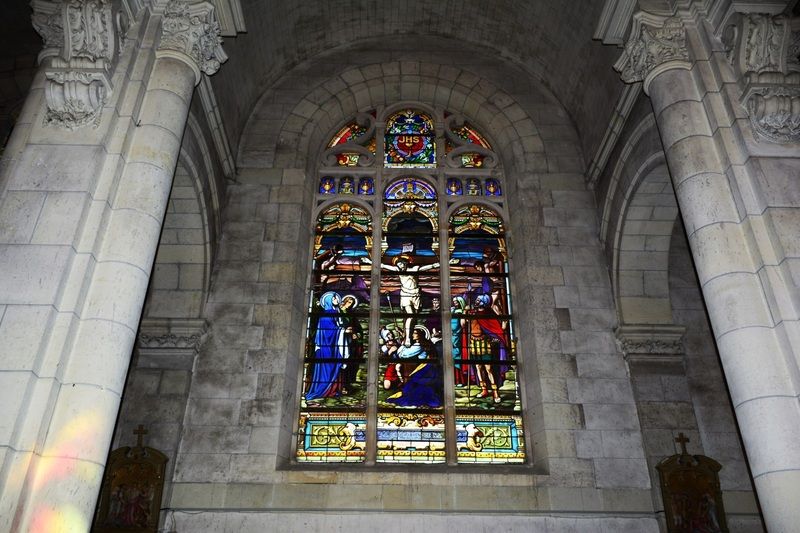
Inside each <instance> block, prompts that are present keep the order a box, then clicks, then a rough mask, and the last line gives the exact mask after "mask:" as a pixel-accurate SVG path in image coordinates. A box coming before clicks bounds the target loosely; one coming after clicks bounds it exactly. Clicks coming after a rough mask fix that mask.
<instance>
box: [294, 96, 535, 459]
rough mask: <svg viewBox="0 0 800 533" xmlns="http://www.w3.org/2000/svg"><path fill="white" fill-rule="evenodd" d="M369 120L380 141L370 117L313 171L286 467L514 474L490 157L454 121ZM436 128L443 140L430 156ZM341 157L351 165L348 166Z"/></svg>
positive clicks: (518, 419) (506, 278)
mask: <svg viewBox="0 0 800 533" xmlns="http://www.w3.org/2000/svg"><path fill="white" fill-rule="evenodd" d="M364 116H367V117H370V118H372V119H375V123H378V122H379V120H378V119H379V118H380V117H382V116H385V117H387V118H386V120H385V122H384V124H385V127H384V129H383V131H381V128H380V127H374V124H373V123H370V122H369V120H366V123H367V124H366V125H365V126H363V127H364V128H365V130H364V132H363V133H360V134H358V135H356V131H357V128H355V127H354V126H353V124H356V125H358V124H359V122H353V123H352V124H348V125H346V126H344V127H343V128H342V129H341V130H340V131H339V132H337V134H336V135H335V136H334V138H333V139H332V140H331V142H330V144H329V147H328V150H327V151H326V154H325V156H324V157H323V160H324V162H323V166H322V168H321V169H320V177H319V180H320V181H319V187H318V196H317V202H318V207H317V210H316V213H317V214H316V218H315V220H316V228H315V239H314V246H313V271H312V275H311V291H310V296H309V311H308V322H307V332H306V350H305V354H304V373H303V380H302V385H301V390H302V399H301V406H300V415H299V427H298V440H297V450H296V454H295V457H296V459H297V461H298V462H300V463H309V462H318V463H341V462H360V463H367V464H384V463H405V464H413V463H427V464H436V463H439V464H449V465H453V466H455V465H458V464H513V463H523V462H525V461H526V460H527V459H526V457H527V456H526V446H525V442H526V440H525V435H524V431H523V420H522V401H521V392H520V381H519V378H518V376H519V369H518V360H517V344H518V342H517V338H516V336H515V330H514V324H513V314H512V307H511V302H512V299H511V291H512V288H511V284H510V275H509V256H510V251H509V248H508V244H507V236H506V229H505V224H504V218H503V217H504V215H503V213H504V210H505V204H504V198H503V188H502V176H501V175H500V173H499V171H498V170H497V169H496V168H495V161H496V158H495V157H494V153H493V152H492V151H491V148H490V145H489V143H488V141H487V140H486V139H485V137H484V136H483V135H481V134H480V133H479V132H478V131H477V130H476V129H475V128H474V127H472V126H470V125H468V124H467V123H465V122H463V121H462V122H460V123H458V122H456V117H454V116H453V115H445V114H439V115H437V114H436V113H431V112H421V111H419V110H415V109H410V108H403V109H400V110H396V111H389V112H380V111H379V112H375V113H371V114H364V115H363V116H362V119H363V117H364ZM364 123H365V122H364V121H363V120H362V122H361V124H362V125H363V124H364ZM435 124H442V126H443V130H442V131H439V133H438V135H439V136H440V137H443V138H445V139H446V141H447V142H446V143H441V145H439V146H437V144H436V142H435V139H436V138H437V127H436V126H435ZM459 128H461V129H459ZM348 136H349V137H348ZM381 136H382V137H383V139H384V142H383V143H380V144H378V145H377V146H378V147H379V148H382V149H383V153H377V154H375V157H372V154H371V153H369V151H368V150H364V149H363V148H364V147H365V146H368V145H369V144H370V142H374V140H375V139H380V138H381ZM404 136H405V137H415V138H404ZM370 137H371V139H370ZM342 139H345V140H344V141H341V140H342ZM340 141H341V142H340ZM448 144H450V145H451V146H450V147H449V148H448V146H446V145H448ZM446 150H447V151H450V154H447V153H445V152H446ZM437 151H439V152H441V153H437ZM346 153H354V154H356V156H355V159H356V164H354V165H349V164H342V163H341V160H340V157H341V156H342V154H346ZM465 154H466V155H469V154H473V155H475V156H479V157H480V159H481V165H476V164H472V163H470V161H466V160H465V159H464V158H465ZM465 161H466V162H465ZM379 162H382V164H378V163H379ZM523 342H524V341H523Z"/></svg>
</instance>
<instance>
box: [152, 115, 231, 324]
mask: <svg viewBox="0 0 800 533" xmlns="http://www.w3.org/2000/svg"><path fill="white" fill-rule="evenodd" d="M209 150H210V147H209V145H208V143H206V142H205V136H204V135H203V131H202V129H201V126H200V123H199V122H198V121H197V120H196V119H195V117H194V116H193V115H191V114H190V115H189V119H188V123H187V130H186V134H185V136H184V141H183V145H182V146H181V151H180V156H179V159H178V165H177V167H176V169H175V178H174V181H173V185H172V190H171V192H170V196H169V201H168V204H167V212H166V216H165V219H164V225H163V229H162V233H161V240H160V242H159V246H158V251H157V253H156V258H155V262H154V265H153V273H152V276H151V281H150V287H149V289H148V297H147V299H146V302H145V309H144V313H143V317H144V318H145V320H148V319H161V318H170V319H196V318H201V317H202V316H203V306H204V304H205V301H206V299H207V294H208V290H209V288H210V284H211V268H212V264H213V260H214V255H215V252H216V246H217V239H218V235H219V232H220V195H219V178H218V176H219V173H218V170H217V169H215V168H214V166H213V163H212V160H211V157H210V155H209Z"/></svg>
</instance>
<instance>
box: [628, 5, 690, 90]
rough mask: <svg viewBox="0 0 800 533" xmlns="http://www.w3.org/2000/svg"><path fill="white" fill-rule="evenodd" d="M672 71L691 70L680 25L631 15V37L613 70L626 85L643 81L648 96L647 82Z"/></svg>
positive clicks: (643, 14)
mask: <svg viewBox="0 0 800 533" xmlns="http://www.w3.org/2000/svg"><path fill="white" fill-rule="evenodd" d="M673 68H683V69H687V70H688V69H690V68H691V62H690V61H689V49H688V47H687V44H686V28H685V27H684V25H683V22H682V21H681V20H680V19H679V18H676V17H660V16H657V15H651V14H649V13H646V12H644V11H639V12H638V13H636V14H635V15H634V16H633V27H632V29H631V35H630V37H629V38H628V41H627V42H626V43H625V48H624V50H623V52H622V56H620V58H619V60H617V62H616V63H615V64H614V70H616V71H618V72H619V73H620V76H621V77H622V81H624V82H625V83H636V82H639V81H642V82H644V92H645V93H648V88H649V86H650V81H652V79H653V78H655V76H657V75H658V74H660V73H662V72H664V71H666V70H669V69H673Z"/></svg>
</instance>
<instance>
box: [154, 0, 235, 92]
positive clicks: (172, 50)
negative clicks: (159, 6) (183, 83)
mask: <svg viewBox="0 0 800 533" xmlns="http://www.w3.org/2000/svg"><path fill="white" fill-rule="evenodd" d="M162 17H163V18H162V19H161V43H160V44H159V47H158V50H157V51H156V57H174V58H176V59H179V60H181V61H183V62H185V63H187V64H188V65H189V66H190V67H192V70H194V72H195V76H196V82H197V83H199V82H200V78H201V72H203V73H205V74H208V75H209V76H210V75H212V74H214V73H215V72H217V70H219V67H220V65H221V64H222V63H224V62H225V61H227V60H228V56H227V55H226V54H225V51H224V50H223V49H222V38H221V37H220V29H219V23H218V22H217V21H216V19H215V18H214V6H213V5H211V4H209V3H208V2H200V3H197V4H191V5H189V4H186V2H184V1H182V0H170V1H169V2H168V3H167V5H166V7H165V8H164V14H163V15H162Z"/></svg>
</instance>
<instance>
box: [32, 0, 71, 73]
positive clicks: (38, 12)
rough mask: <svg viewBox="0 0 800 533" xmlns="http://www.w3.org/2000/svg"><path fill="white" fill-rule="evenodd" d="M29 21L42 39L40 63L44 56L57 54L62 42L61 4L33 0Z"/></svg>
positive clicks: (62, 19)
mask: <svg viewBox="0 0 800 533" xmlns="http://www.w3.org/2000/svg"><path fill="white" fill-rule="evenodd" d="M31 8H32V9H33V15H31V23H32V24H33V29H35V30H36V33H38V34H39V35H40V36H41V37H42V40H43V41H44V50H42V52H41V53H40V54H39V62H40V63H41V62H42V60H43V59H44V58H45V57H48V56H53V55H58V54H59V51H60V49H61V46H63V44H64V16H63V14H62V5H61V4H60V3H59V2H51V1H49V0H33V1H32V2H31Z"/></svg>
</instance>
